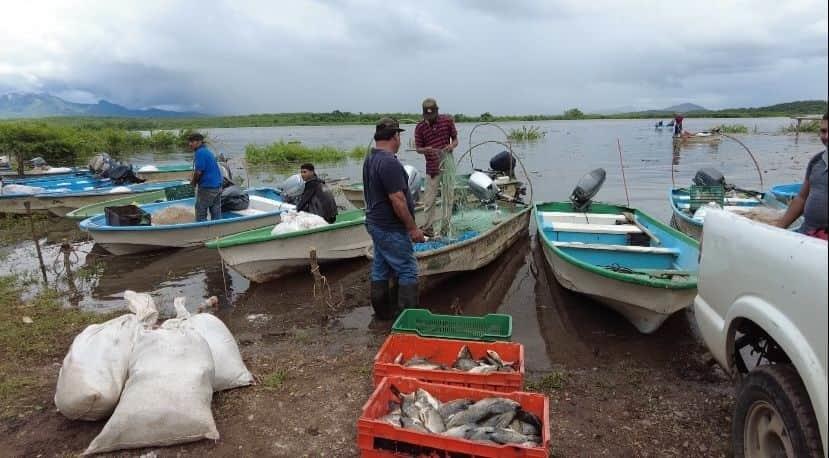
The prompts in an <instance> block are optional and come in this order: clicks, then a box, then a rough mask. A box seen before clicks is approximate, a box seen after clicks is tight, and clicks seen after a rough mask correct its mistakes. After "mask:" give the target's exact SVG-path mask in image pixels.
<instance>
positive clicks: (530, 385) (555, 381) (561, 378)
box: [526, 371, 567, 393]
mask: <svg viewBox="0 0 829 458" xmlns="http://www.w3.org/2000/svg"><path fill="white" fill-rule="evenodd" d="M566 379H567V377H566V375H565V374H564V372H560V371H554V372H551V373H549V374H547V375H545V376H544V377H541V380H538V381H535V382H527V383H526V388H527V390H528V391H536V392H539V393H552V392H554V391H558V390H560V389H561V388H563V387H564V383H565V382H566Z"/></svg>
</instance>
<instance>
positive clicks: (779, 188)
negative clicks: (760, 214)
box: [770, 183, 803, 205]
mask: <svg viewBox="0 0 829 458" xmlns="http://www.w3.org/2000/svg"><path fill="white" fill-rule="evenodd" d="M801 186H803V184H802V183H788V184H778V185H775V186H772V188H771V191H770V192H771V194H772V195H773V196H774V198H775V199H777V200H779V201H780V202H783V203H784V204H786V205H788V204H789V202H791V201H792V199H794V198H795V197H797V195H798V194H800V187H801Z"/></svg>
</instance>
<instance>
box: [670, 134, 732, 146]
mask: <svg viewBox="0 0 829 458" xmlns="http://www.w3.org/2000/svg"><path fill="white" fill-rule="evenodd" d="M721 140H722V134H720V133H718V132H697V133H695V134H691V135H683V136H674V143H682V144H686V143H719V142H720V141H721Z"/></svg>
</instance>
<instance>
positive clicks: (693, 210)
mask: <svg viewBox="0 0 829 458" xmlns="http://www.w3.org/2000/svg"><path fill="white" fill-rule="evenodd" d="M719 189H720V190H719V192H715V193H713V194H712V193H710V190H708V192H706V191H704V192H702V193H700V192H697V187H696V186H691V187H690V188H676V189H671V191H670V194H669V196H668V197H669V200H670V202H671V211H672V212H673V215H672V216H671V226H672V227H674V228H676V229H679V230H680V231H682V233H684V234H686V235H688V236H690V237H692V238H694V239H696V240H699V239H700V237H701V235H702V226H703V223H704V222H705V211H706V209H707V208H709V207H710V206H711V205H713V206H716V207H722V208H723V209H725V210H726V211H730V212H734V213H738V214H745V213H747V212H749V211H751V210H754V209H757V208H764V209H768V210H773V211H780V210H783V209H785V208H786V206H785V204H784V203H782V202H780V201H779V200H777V199H770V198H768V195H767V194H766V193H762V192H759V191H747V190H742V189H729V190H725V189H723V188H719Z"/></svg>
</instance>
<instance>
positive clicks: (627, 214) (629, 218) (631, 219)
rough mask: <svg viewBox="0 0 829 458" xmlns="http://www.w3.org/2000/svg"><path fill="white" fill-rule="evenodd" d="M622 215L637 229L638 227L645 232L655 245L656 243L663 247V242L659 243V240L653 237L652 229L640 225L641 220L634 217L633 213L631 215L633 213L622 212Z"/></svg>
mask: <svg viewBox="0 0 829 458" xmlns="http://www.w3.org/2000/svg"><path fill="white" fill-rule="evenodd" d="M622 214H623V215H625V218H627V220H628V221H630V222H631V223H633V224H635V225H636V227H638V228H639V229H640V230H641V231H642V232H644V233H645V235H647V236H648V237H650V239H651V240H653V243H655V244H657V245H662V242H660V241H659V238H658V237H657V236H655V235H653V232H651V230H650V229H648V228H647V227H645V226H643V225H642V223H640V222H639V220H637V219H636V216H634V215H633V213H631V212H622Z"/></svg>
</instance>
